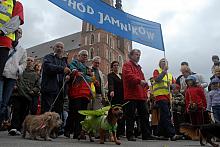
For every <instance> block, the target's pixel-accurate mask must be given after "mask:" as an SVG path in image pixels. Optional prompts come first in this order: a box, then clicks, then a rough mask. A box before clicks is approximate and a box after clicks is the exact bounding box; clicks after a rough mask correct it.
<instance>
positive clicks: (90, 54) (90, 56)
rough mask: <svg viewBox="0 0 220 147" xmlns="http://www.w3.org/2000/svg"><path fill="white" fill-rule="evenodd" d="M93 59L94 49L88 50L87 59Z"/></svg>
mask: <svg viewBox="0 0 220 147" xmlns="http://www.w3.org/2000/svg"><path fill="white" fill-rule="evenodd" d="M93 57H94V48H90V49H89V58H90V59H92V58H93Z"/></svg>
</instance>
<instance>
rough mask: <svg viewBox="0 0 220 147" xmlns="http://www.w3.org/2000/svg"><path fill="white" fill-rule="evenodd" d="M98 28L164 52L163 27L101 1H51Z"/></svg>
mask: <svg viewBox="0 0 220 147" xmlns="http://www.w3.org/2000/svg"><path fill="white" fill-rule="evenodd" d="M49 1H50V2H52V3H53V4H55V5H57V6H58V7H60V8H62V9H63V10H65V11H67V12H69V13H70V14H72V15H74V16H76V17H78V18H80V19H82V20H85V21H87V22H89V23H91V24H93V25H94V26H96V28H101V29H103V30H106V31H108V32H111V33H113V34H115V35H118V36H120V37H123V38H127V39H128V40H132V41H135V42H138V43H141V44H144V45H147V46H150V47H153V48H156V49H159V50H162V51H164V44H163V36H162V30H161V25H160V24H159V23H156V22H152V21H148V20H144V19H141V18H138V17H136V16H133V15H130V14H128V13H125V12H123V11H121V10H118V9H115V8H114V7H112V6H110V5H108V4H106V3H105V2H102V1H101V0H49Z"/></svg>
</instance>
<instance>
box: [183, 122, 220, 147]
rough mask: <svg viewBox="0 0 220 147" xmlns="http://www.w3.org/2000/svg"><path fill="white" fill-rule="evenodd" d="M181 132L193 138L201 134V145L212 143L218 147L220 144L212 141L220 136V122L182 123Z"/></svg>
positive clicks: (214, 146)
mask: <svg viewBox="0 0 220 147" xmlns="http://www.w3.org/2000/svg"><path fill="white" fill-rule="evenodd" d="M180 132H181V133H184V134H185V135H187V136H189V137H191V138H193V137H195V136H197V135H198V136H199V140H200V144H201V146H204V145H205V144H204V143H203V141H204V140H205V141H206V142H207V143H209V144H211V145H212V146H213V147H218V146H219V145H218V144H216V143H214V142H213V141H212V139H213V138H220V124H204V125H196V126H195V125H191V124H181V125H180Z"/></svg>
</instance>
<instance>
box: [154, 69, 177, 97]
mask: <svg viewBox="0 0 220 147" xmlns="http://www.w3.org/2000/svg"><path fill="white" fill-rule="evenodd" d="M158 71H159V74H161V73H162V69H161V68H159V69H158ZM172 80H173V76H172V75H171V74H170V73H167V75H165V76H164V77H163V79H162V81H161V82H156V81H155V82H154V84H153V95H154V96H159V95H168V94H169V85H170V84H172Z"/></svg>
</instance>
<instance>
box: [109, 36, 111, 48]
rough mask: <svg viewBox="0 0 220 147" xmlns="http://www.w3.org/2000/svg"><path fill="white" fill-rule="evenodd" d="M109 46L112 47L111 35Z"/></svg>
mask: <svg viewBox="0 0 220 147" xmlns="http://www.w3.org/2000/svg"><path fill="white" fill-rule="evenodd" d="M109 46H110V47H111V48H112V37H109Z"/></svg>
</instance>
